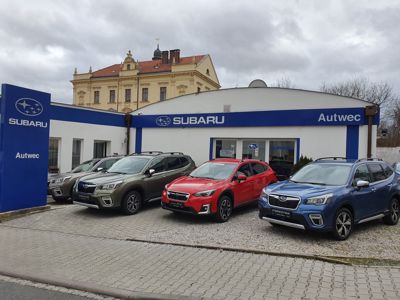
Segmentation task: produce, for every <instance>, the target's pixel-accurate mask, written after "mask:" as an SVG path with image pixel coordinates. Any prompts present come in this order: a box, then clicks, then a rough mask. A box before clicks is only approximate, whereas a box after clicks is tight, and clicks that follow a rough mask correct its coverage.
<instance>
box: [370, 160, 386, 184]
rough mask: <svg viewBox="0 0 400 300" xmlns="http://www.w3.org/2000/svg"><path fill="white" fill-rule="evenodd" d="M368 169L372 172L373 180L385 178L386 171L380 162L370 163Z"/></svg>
mask: <svg viewBox="0 0 400 300" xmlns="http://www.w3.org/2000/svg"><path fill="white" fill-rule="evenodd" d="M368 169H369V171H370V172H371V177H372V182H376V181H381V180H385V179H386V176H385V172H384V170H383V168H382V167H381V165H380V164H368Z"/></svg>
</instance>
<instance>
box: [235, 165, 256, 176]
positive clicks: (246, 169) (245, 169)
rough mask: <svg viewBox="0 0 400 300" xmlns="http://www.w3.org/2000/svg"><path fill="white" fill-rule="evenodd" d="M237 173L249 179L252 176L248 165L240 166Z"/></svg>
mask: <svg viewBox="0 0 400 300" xmlns="http://www.w3.org/2000/svg"><path fill="white" fill-rule="evenodd" d="M238 173H243V174H244V175H246V176H247V177H250V176H252V175H253V172H252V171H251V168H250V164H244V165H242V166H241V167H240V168H239V170H238Z"/></svg>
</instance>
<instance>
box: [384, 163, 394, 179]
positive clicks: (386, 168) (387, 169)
mask: <svg viewBox="0 0 400 300" xmlns="http://www.w3.org/2000/svg"><path fill="white" fill-rule="evenodd" d="M382 167H383V170H384V172H385V176H386V178H389V177H390V176H392V174H393V170H392V168H391V167H389V166H388V165H386V164H384V165H382Z"/></svg>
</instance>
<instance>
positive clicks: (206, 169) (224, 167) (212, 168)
mask: <svg viewBox="0 0 400 300" xmlns="http://www.w3.org/2000/svg"><path fill="white" fill-rule="evenodd" d="M236 166H237V164H236V163H223V162H213V161H211V162H206V163H204V164H202V165H201V166H200V167H198V168H197V169H196V170H194V171H193V172H192V173H190V175H189V176H191V177H194V178H208V179H214V180H225V179H227V178H229V176H231V175H232V173H233V171H234V170H235V169H236Z"/></svg>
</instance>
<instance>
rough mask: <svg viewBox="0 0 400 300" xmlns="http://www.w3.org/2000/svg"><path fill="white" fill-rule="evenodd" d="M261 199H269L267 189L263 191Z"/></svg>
mask: <svg viewBox="0 0 400 300" xmlns="http://www.w3.org/2000/svg"><path fill="white" fill-rule="evenodd" d="M260 198H265V199H267V198H268V193H267V189H262V191H261V195H260Z"/></svg>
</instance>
